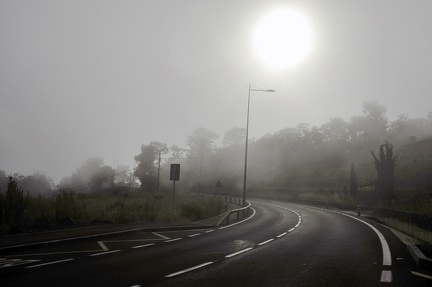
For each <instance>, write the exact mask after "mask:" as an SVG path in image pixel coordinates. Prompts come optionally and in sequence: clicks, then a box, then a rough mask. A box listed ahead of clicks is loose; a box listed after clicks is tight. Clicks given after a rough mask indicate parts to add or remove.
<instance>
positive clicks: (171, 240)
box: [164, 237, 182, 243]
mask: <svg viewBox="0 0 432 287" xmlns="http://www.w3.org/2000/svg"><path fill="white" fill-rule="evenodd" d="M180 239H182V238H180V237H179V238H174V239H170V240H166V241H164V242H166V243H168V242H174V241H177V240H180Z"/></svg>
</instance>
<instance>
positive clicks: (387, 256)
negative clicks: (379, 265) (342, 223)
mask: <svg viewBox="0 0 432 287" xmlns="http://www.w3.org/2000/svg"><path fill="white" fill-rule="evenodd" d="M340 214H342V215H345V216H348V217H351V218H354V219H355V220H358V221H360V222H362V223H364V224H366V225H367V226H369V227H370V228H371V229H372V230H373V231H375V233H376V234H377V235H378V238H379V240H380V242H381V247H382V251H383V265H384V266H391V265H392V259H391V252H390V247H389V246H388V243H387V241H386V239H385V237H384V235H382V233H381V232H380V231H379V230H378V229H376V228H375V227H374V226H373V225H371V224H369V223H367V222H366V221H363V220H361V219H359V218H357V217H354V216H352V215H349V214H345V213H340Z"/></svg>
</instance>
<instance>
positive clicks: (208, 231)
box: [205, 229, 214, 233]
mask: <svg viewBox="0 0 432 287" xmlns="http://www.w3.org/2000/svg"><path fill="white" fill-rule="evenodd" d="M210 232H214V229H210V230H207V231H206V232H205V233H210Z"/></svg>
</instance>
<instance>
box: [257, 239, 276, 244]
mask: <svg viewBox="0 0 432 287" xmlns="http://www.w3.org/2000/svg"><path fill="white" fill-rule="evenodd" d="M273 240H274V238H272V239H269V240H266V241H263V242H261V243H258V245H259V246H261V245H264V244H267V243H269V242H272V241H273Z"/></svg>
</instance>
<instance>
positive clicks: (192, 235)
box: [188, 233, 201, 237]
mask: <svg viewBox="0 0 432 287" xmlns="http://www.w3.org/2000/svg"><path fill="white" fill-rule="evenodd" d="M198 235H201V233H195V234H191V235H188V237H195V236H198Z"/></svg>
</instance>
